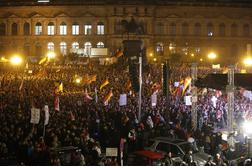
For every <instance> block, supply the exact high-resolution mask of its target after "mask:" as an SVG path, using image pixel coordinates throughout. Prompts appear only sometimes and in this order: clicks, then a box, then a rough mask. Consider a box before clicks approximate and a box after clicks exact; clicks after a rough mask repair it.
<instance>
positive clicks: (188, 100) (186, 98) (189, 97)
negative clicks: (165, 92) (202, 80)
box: [184, 96, 192, 106]
mask: <svg viewBox="0 0 252 166" xmlns="http://www.w3.org/2000/svg"><path fill="white" fill-rule="evenodd" d="M184 99H185V105H187V106H190V105H192V96H185V98H184Z"/></svg>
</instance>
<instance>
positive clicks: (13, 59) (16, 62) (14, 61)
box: [10, 55, 23, 65]
mask: <svg viewBox="0 0 252 166" xmlns="http://www.w3.org/2000/svg"><path fill="white" fill-rule="evenodd" d="M10 62H11V64H13V65H20V64H21V63H22V62H23V60H22V58H21V57H19V56H17V55H15V56H13V57H11V59H10Z"/></svg>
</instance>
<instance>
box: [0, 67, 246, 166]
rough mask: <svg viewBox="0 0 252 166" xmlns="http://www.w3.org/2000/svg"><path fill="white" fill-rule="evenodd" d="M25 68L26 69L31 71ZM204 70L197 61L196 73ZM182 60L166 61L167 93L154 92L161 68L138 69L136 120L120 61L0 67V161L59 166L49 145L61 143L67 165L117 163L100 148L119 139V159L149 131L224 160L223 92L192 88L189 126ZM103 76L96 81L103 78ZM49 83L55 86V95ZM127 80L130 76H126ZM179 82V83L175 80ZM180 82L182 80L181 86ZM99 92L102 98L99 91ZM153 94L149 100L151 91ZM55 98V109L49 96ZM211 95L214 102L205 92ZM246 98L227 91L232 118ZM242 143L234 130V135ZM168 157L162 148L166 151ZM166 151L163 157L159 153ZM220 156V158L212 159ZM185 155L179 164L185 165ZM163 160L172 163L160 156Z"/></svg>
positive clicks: (240, 116) (240, 117)
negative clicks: (34, 112) (36, 114)
mask: <svg viewBox="0 0 252 166" xmlns="http://www.w3.org/2000/svg"><path fill="white" fill-rule="evenodd" d="M31 71H32V72H31ZM211 72H212V69H210V68H207V67H199V68H198V75H199V76H202V75H206V74H207V73H211ZM190 73H191V71H190V65H189V64H171V73H170V74H171V75H170V81H169V82H170V93H169V94H170V97H169V102H168V103H167V100H166V97H165V95H163V93H162V82H161V81H162V68H161V66H160V65H150V66H149V68H148V70H146V71H144V73H143V90H142V107H141V110H142V111H141V112H142V114H141V119H139V118H138V110H139V108H138V93H137V92H134V90H133V88H132V85H131V86H130V84H129V82H130V80H131V79H130V75H129V69H128V68H127V66H124V65H117V64H113V65H108V66H101V65H98V64H95V63H90V64H88V65H79V66H73V65H65V66H58V65H51V66H50V65H49V66H41V65H40V66H39V65H30V66H29V67H28V68H25V69H23V68H16V69H12V70H10V69H7V68H5V67H2V68H1V70H0V81H1V84H0V96H1V100H0V122H1V123H0V133H1V134H0V165H20V166H21V165H22V166H37V165H39V166H47V165H48V166H51V165H53V166H60V165H63V164H62V163H63V161H62V160H63V159H62V158H60V157H59V156H58V155H57V154H56V152H57V149H59V148H63V147H77V148H78V149H79V150H74V153H71V155H70V157H69V158H70V159H69V160H70V162H71V164H70V165H73V166H75V165H76V166H77V165H78V166H81V165H83V166H84V165H90V166H95V165H106V166H110V165H111V166H117V165H119V163H120V161H119V160H120V159H119V158H118V157H111V158H106V157H104V151H105V148H106V147H116V148H119V147H120V142H121V140H123V141H124V144H125V146H124V150H123V151H124V164H125V165H126V164H127V157H128V156H129V155H130V154H131V153H132V152H134V151H136V150H141V149H143V148H144V147H145V146H147V145H148V140H149V139H150V138H153V137H156V136H166V137H171V138H178V139H183V140H188V139H189V138H193V139H194V140H195V142H196V143H197V145H198V147H201V148H202V149H203V150H204V151H205V152H207V153H208V154H209V155H212V156H214V159H213V160H212V159H211V157H210V158H209V162H208V164H209V165H211V164H212V165H214V164H216V165H225V164H226V165H228V159H227V158H228V156H227V154H228V152H227V151H229V150H230V149H229V148H228V147H226V148H224V147H223V139H222V134H221V132H220V131H221V129H223V128H226V127H227V95H226V94H225V93H224V92H222V93H221V92H220V91H216V90H213V89H207V88H200V89H199V90H198V103H197V105H198V106H197V114H198V124H197V130H194V129H192V123H191V116H192V115H191V111H190V110H191V106H190V105H186V104H185V101H184V96H185V95H187V94H190V88H187V89H186V90H185V93H184V94H183V93H182V91H180V93H179V92H178V91H179V90H178V88H180V87H179V86H175V82H181V80H184V79H185V78H186V77H188V76H190ZM86 75H95V76H96V79H95V80H93V81H92V82H90V83H85V84H84V83H82V82H80V83H76V81H75V80H76V78H79V77H81V78H82V79H84V78H86V77H85V76H86ZM106 79H107V80H108V83H107V84H106V85H105V86H104V87H103V88H100V87H101V85H102V84H103V81H104V80H106ZM55 82H60V83H62V85H63V92H60V93H58V94H55V88H57V87H55ZM131 84H132V83H131ZM181 84H183V83H181ZM182 88H183V86H182ZM110 92H112V93H111V94H113V95H110V97H109V98H107V99H108V100H107V104H105V103H104V98H106V96H107V95H108V94H109V93H110ZM153 93H156V94H157V104H156V105H155V106H153V105H152V101H151V95H152V94H153ZM120 94H126V95H127V104H126V105H124V106H120V105H119V101H118V100H119V97H120ZM56 96H58V97H59V110H55V98H56ZM213 96H215V97H216V101H213V100H212V97H213ZM250 104H251V102H250V100H249V99H248V98H246V97H244V96H243V95H242V93H241V92H240V91H237V92H236V94H235V113H234V116H235V118H234V119H235V123H236V124H237V126H240V125H241V123H242V122H243V121H244V120H245V119H249V118H250V114H251V113H250ZM45 105H48V107H49V113H50V118H49V123H48V125H46V126H44V119H45V116H44V106H45ZM31 108H39V109H40V110H41V111H40V121H39V124H32V123H30V120H31ZM236 138H237V140H239V141H240V143H241V144H242V145H243V144H244V143H245V139H244V137H243V136H241V132H238V134H237V135H236ZM167 158H168V159H169V155H168V156H167ZM167 158H166V159H167ZM219 160H220V161H219ZM190 162H191V161H189V160H187V159H185V164H187V165H191V164H190ZM165 163H166V165H172V163H170V162H169V161H168V160H167V162H165Z"/></svg>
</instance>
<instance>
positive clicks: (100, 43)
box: [96, 42, 104, 48]
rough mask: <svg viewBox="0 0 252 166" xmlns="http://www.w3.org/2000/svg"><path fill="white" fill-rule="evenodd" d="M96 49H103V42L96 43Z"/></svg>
mask: <svg viewBox="0 0 252 166" xmlns="http://www.w3.org/2000/svg"><path fill="white" fill-rule="evenodd" d="M96 47H97V48H104V43H103V42H98V43H97V44H96Z"/></svg>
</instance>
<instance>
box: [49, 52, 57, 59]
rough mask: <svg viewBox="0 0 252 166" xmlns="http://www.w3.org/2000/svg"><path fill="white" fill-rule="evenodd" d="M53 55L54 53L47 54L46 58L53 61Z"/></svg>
mask: <svg viewBox="0 0 252 166" xmlns="http://www.w3.org/2000/svg"><path fill="white" fill-rule="evenodd" d="M55 56H56V55H55V53H54V52H48V53H47V57H48V59H54V58H55Z"/></svg>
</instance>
